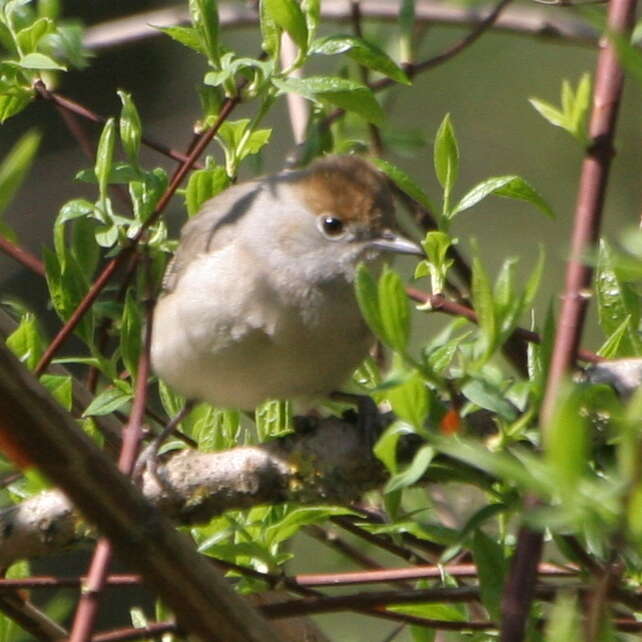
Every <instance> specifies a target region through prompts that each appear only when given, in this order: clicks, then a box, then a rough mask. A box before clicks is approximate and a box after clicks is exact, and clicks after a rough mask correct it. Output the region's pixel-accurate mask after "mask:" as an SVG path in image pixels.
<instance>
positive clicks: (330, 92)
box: [272, 76, 385, 125]
mask: <svg viewBox="0 0 642 642" xmlns="http://www.w3.org/2000/svg"><path fill="white" fill-rule="evenodd" d="M272 82H273V83H274V86H275V87H276V88H277V89H279V90H280V91H281V92H282V93H290V92H293V93H295V94H300V95H301V96H303V97H304V98H307V99H308V100H312V101H314V102H319V103H321V104H323V105H336V106H337V107H340V108H341V109H345V110H346V111H350V112H353V113H355V114H357V115H358V116H361V117H362V118H364V119H365V120H366V121H368V122H371V123H374V124H375V125H380V124H381V123H383V121H384V120H385V114H384V112H383V110H382V109H381V107H380V105H379V103H378V102H377V101H376V99H375V97H374V94H373V93H372V91H371V90H370V89H368V88H367V87H365V86H364V85H362V84H360V83H358V82H355V81H354V80H348V79H346V78H338V77H336V76H310V77H309V78H274V79H273V80H272Z"/></svg>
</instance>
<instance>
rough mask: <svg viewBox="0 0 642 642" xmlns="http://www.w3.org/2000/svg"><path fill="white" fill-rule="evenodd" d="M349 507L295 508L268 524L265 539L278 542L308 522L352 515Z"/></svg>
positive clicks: (287, 537)
mask: <svg viewBox="0 0 642 642" xmlns="http://www.w3.org/2000/svg"><path fill="white" fill-rule="evenodd" d="M353 514H354V512H353V511H351V510H350V509H349V508H343V507H340V506H306V507H303V508H295V509H294V510H292V511H291V512H289V513H288V514H287V515H286V516H285V518H284V519H282V520H280V521H279V522H277V523H276V524H274V525H271V526H268V527H267V529H266V532H265V537H266V539H267V541H269V542H270V543H271V544H278V543H279V542H283V541H285V540H286V539H289V538H290V537H292V536H293V535H294V534H295V533H296V532H297V531H298V530H300V529H301V528H303V527H304V526H309V525H310V524H318V523H319V522H322V521H325V520H326V519H328V518H329V517H334V516H336V515H353Z"/></svg>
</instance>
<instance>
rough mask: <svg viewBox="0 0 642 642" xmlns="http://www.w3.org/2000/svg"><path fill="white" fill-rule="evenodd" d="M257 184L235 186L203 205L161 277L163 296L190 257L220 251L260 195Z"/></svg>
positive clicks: (175, 280)
mask: <svg viewBox="0 0 642 642" xmlns="http://www.w3.org/2000/svg"><path fill="white" fill-rule="evenodd" d="M260 189H261V188H260V183H259V182H257V181H252V182H248V183H242V184H241V185H235V186H234V187H230V188H228V189H226V190H225V191H224V192H221V194H218V195H217V196H215V197H214V198H212V199H210V200H209V201H206V202H205V203H204V204H203V207H202V208H201V211H200V212H199V213H198V214H197V215H196V216H194V217H193V218H191V219H190V220H189V221H188V222H187V223H186V224H185V225H184V227H183V229H182V231H181V239H180V243H179V246H178V249H177V250H176V253H175V254H174V257H173V258H172V260H171V261H170V263H169V265H168V266H167V269H166V270H165V275H164V276H163V284H162V288H163V294H168V293H170V292H172V291H173V290H174V288H175V287H176V285H177V284H178V281H179V279H180V277H181V275H182V274H183V272H184V271H185V268H186V267H187V265H189V263H190V261H191V260H192V258H193V257H195V256H197V255H198V254H201V253H203V252H212V251H215V250H216V249H217V248H220V247H223V246H224V245H226V244H227V243H229V242H230V240H231V239H232V237H233V234H234V232H233V226H232V224H233V223H235V222H236V221H238V219H239V218H240V217H242V216H243V215H244V214H245V213H246V212H247V211H248V209H249V208H250V207H251V205H252V202H253V201H254V199H255V198H256V196H257V195H258V193H259V192H260Z"/></svg>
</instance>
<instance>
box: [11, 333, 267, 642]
mask: <svg viewBox="0 0 642 642" xmlns="http://www.w3.org/2000/svg"><path fill="white" fill-rule="evenodd" d="M0 417H1V418H2V425H1V426H0V427H1V428H2V434H3V435H4V436H9V437H10V438H11V440H12V441H13V442H14V443H15V444H16V445H17V447H18V448H19V449H20V450H21V451H22V452H24V453H26V454H27V455H28V456H29V457H30V459H31V460H32V461H33V462H34V465H36V466H37V467H38V468H39V469H40V470H41V471H42V472H43V474H44V475H46V476H47V477H48V478H49V479H50V480H51V481H52V482H53V483H55V484H57V485H58V486H59V487H60V488H61V489H63V490H64V493H65V495H66V496H67V497H68V498H69V500H70V501H72V502H73V504H74V505H75V506H76V507H77V508H78V510H79V511H81V512H82V514H83V515H84V516H85V517H86V519H87V520H88V521H89V522H90V523H92V524H94V525H95V526H96V527H97V529H98V530H99V531H100V532H101V533H102V534H104V535H105V536H106V537H108V538H109V539H110V540H111V542H112V544H113V546H114V549H115V551H116V552H117V554H118V555H119V556H120V557H121V558H122V559H124V560H125V561H127V562H128V563H130V564H131V565H132V567H134V568H136V569H137V570H138V571H139V572H140V573H141V574H142V575H143V576H144V578H145V581H146V582H148V583H149V584H150V585H152V586H154V587H155V588H156V590H157V592H158V594H159V595H160V596H161V598H162V599H163V600H164V601H165V602H166V603H167V604H168V605H169V606H170V607H171V608H172V609H173V611H174V613H175V614H176V617H177V620H178V623H179V625H180V626H181V628H183V629H184V630H186V631H191V632H192V633H194V634H195V635H196V636H198V637H199V638H200V639H203V640H208V641H211V642H215V641H216V642H223V641H225V642H276V640H277V638H276V637H275V635H274V633H273V632H272V630H271V629H270V628H269V626H268V624H267V623H266V622H265V621H264V620H263V619H262V618H261V617H260V616H259V615H258V614H257V613H256V612H255V611H254V610H253V609H251V608H249V607H248V606H247V604H246V603H245V602H244V601H243V600H242V599H241V598H240V597H239V596H237V595H236V594H235V593H234V592H233V590H232V589H231V588H230V587H229V585H228V583H227V582H226V581H225V579H224V578H223V577H222V575H221V573H219V572H218V571H216V570H215V569H213V568H212V566H211V565H210V564H208V563H207V562H206V561H205V560H203V559H202V557H201V556H200V555H199V554H198V553H197V552H196V551H195V550H194V547H193V545H192V543H191V542H189V541H188V540H187V539H186V538H185V537H184V536H183V535H181V534H180V533H178V532H177V531H176V530H175V528H174V526H173V525H172V524H171V523H170V522H169V521H168V520H167V519H166V518H164V517H163V516H162V515H161V514H160V513H159V512H158V511H157V510H156V509H155V508H154V507H153V506H151V505H150V504H149V503H148V502H147V501H146V500H145V498H144V497H142V495H141V494H140V493H139V492H138V491H137V490H136V489H135V488H134V487H133V486H132V484H131V483H130V481H129V480H128V479H127V478H125V477H124V476H123V475H122V474H121V473H119V472H118V471H117V470H116V468H115V466H114V464H113V463H112V461H111V460H110V459H109V458H108V457H107V455H106V454H105V453H103V452H102V451H100V450H99V449H98V448H97V447H96V446H95V444H94V443H93V442H92V441H91V440H90V439H89V437H88V436H87V435H85V434H84V433H83V432H82V431H81V430H80V429H79V428H78V427H77V425H76V423H75V421H74V420H73V419H72V418H71V417H70V416H69V415H68V413H67V412H65V410H64V409H63V408H61V407H60V406H59V405H58V403H57V402H56V401H55V400H54V399H53V398H52V397H51V395H50V394H49V393H48V392H47V390H46V389H45V388H44V387H43V386H42V385H41V384H40V383H39V382H38V381H37V380H36V379H35V377H34V376H33V374H31V373H30V372H27V371H26V370H25V368H24V367H23V366H22V364H21V363H20V362H18V360H17V359H16V358H15V357H14V356H13V354H11V352H10V351H9V350H8V348H7V347H6V346H4V345H0ZM45 495H46V496H48V497H49V498H50V499H51V498H52V497H53V498H54V501H56V499H57V501H58V502H59V503H62V504H63V505H64V504H66V506H65V508H64V510H66V511H67V512H68V513H69V512H71V509H70V507H69V504H68V503H67V502H66V501H65V500H63V499H62V497H60V495H59V494H58V497H57V498H56V495H57V493H56V492H55V491H50V492H49V493H45ZM41 506H42V505H41ZM36 507H37V506H33V505H31V506H30V507H28V508H31V510H33V509H35V508H36ZM23 508H24V505H23ZM9 510H10V511H11V510H12V509H9ZM16 510H17V512H18V513H20V510H21V507H17V508H16ZM29 512H30V511H29V510H27V511H26V514H28V513H29ZM72 514H73V513H72ZM14 515H15V513H14ZM22 517H25V512H24V511H23V512H22ZM15 525H16V526H17V527H18V528H20V524H19V523H16V524H15ZM76 527H78V528H79V529H80V531H82V526H81V525H80V524H79V523H78V521H77V515H75V516H74V520H73V524H72V525H71V529H72V531H76ZM9 530H10V529H9ZM37 531H38V532H37V534H36V535H35V538H34V534H33V533H32V534H31V538H32V541H33V540H34V539H35V540H36V542H37V543H38V540H40V541H39V545H40V546H41V547H43V546H46V542H47V540H48V539H49V538H51V537H58V536H59V533H58V532H57V529H56V527H52V523H51V522H47V519H46V518H45V519H44V521H43V522H42V523H41V524H40V526H38V528H37ZM77 533H78V531H76V534H74V535H72V537H73V538H76V539H77V538H78V534H77ZM4 534H5V535H8V536H9V537H10V538H11V539H13V541H14V542H15V540H16V537H15V533H14V534H11V533H9V532H8V531H7V529H5V530H4Z"/></svg>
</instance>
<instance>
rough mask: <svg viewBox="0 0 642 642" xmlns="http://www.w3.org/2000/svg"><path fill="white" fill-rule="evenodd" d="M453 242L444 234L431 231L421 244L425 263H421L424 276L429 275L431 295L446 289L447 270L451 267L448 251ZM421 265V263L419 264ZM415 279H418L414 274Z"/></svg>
mask: <svg viewBox="0 0 642 642" xmlns="http://www.w3.org/2000/svg"><path fill="white" fill-rule="evenodd" d="M452 243H453V240H452V239H451V238H450V236H448V234H446V233H445V232H439V231H437V230H432V231H430V232H428V233H427V234H426V238H425V239H424V240H423V241H422V242H421V247H423V249H424V252H425V253H426V256H427V257H428V259H427V261H422V263H424V264H425V271H426V274H425V275H423V274H422V276H427V275H428V274H429V275H430V286H431V290H432V292H433V294H438V293H440V292H443V291H444V288H445V287H446V277H447V274H448V270H449V269H450V266H451V265H452V263H453V262H452V259H449V258H448V249H449V248H450V246H451V245H452ZM419 265H421V263H420V264H419ZM415 278H418V275H417V272H415Z"/></svg>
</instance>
